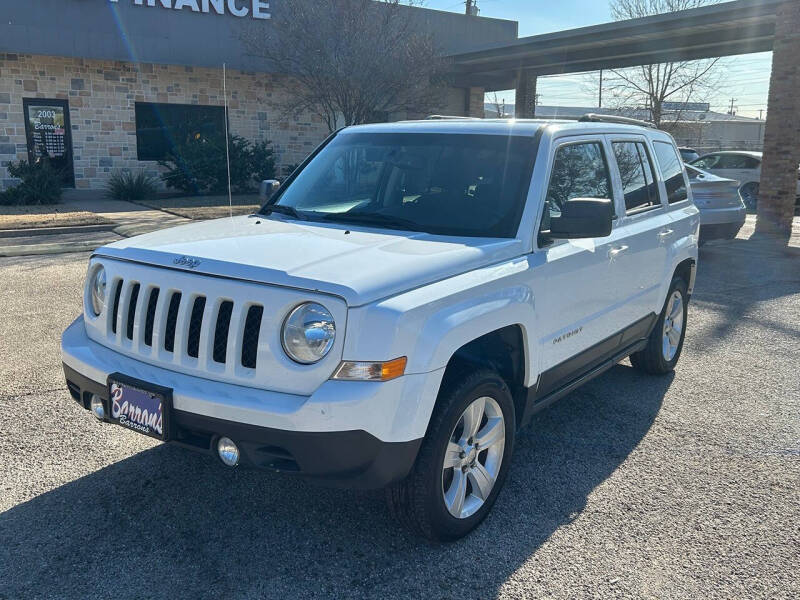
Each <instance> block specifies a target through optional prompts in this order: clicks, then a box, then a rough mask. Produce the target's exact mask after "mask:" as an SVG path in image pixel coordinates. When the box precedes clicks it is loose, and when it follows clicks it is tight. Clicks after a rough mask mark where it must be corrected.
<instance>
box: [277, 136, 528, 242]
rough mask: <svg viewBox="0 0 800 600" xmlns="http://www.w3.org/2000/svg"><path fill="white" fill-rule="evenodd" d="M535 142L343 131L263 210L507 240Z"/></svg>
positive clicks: (521, 202) (518, 216)
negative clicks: (276, 208)
mask: <svg viewBox="0 0 800 600" xmlns="http://www.w3.org/2000/svg"><path fill="white" fill-rule="evenodd" d="M535 145H536V142H535V139H534V138H533V137H529V136H513V135H512V136H506V135H485V134H444V133H442V134H439V133H435V134H433V133H367V132H353V133H348V132H345V133H341V134H339V135H337V136H336V137H335V138H333V140H331V142H329V143H328V144H327V145H326V146H325V147H324V148H323V149H322V150H321V151H320V153H319V154H317V155H316V156H315V157H314V158H313V159H312V160H311V162H310V163H308V164H307V165H306V166H305V167H304V168H303V170H302V171H301V172H300V173H299V174H298V175H297V177H296V178H295V179H294V180H292V181H290V182H289V185H288V186H286V187H285V188H284V189H282V190H281V191H280V192H279V195H278V196H277V198H276V199H275V200H274V201H273V202H271V203H270V204H268V205H267V206H265V207H264V210H265V211H266V210H268V209H269V207H270V206H271V205H273V204H275V205H278V206H286V207H291V208H292V209H294V211H296V213H297V216H298V217H299V218H302V219H308V220H313V221H330V222H341V223H352V224H363V225H372V226H376V227H385V228H390V229H401V230H406V231H424V232H428V233H434V234H440V235H458V236H472V237H504V238H511V237H515V236H516V234H517V229H518V228H519V222H520V219H521V217H522V210H523V208H524V206H525V199H526V196H527V191H528V187H529V184H530V175H531V171H532V169H533V162H534V156H535V150H536V148H535Z"/></svg>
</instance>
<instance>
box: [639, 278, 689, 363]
mask: <svg viewBox="0 0 800 600" xmlns="http://www.w3.org/2000/svg"><path fill="white" fill-rule="evenodd" d="M687 290H688V287H687V285H686V282H685V281H684V280H683V279H682V278H680V277H675V278H674V279H673V280H672V284H671V285H670V286H669V293H668V294H667V301H666V302H665V303H664V308H663V309H662V311H661V315H660V316H659V317H658V321H656V325H655V327H654V328H653V331H652V332H651V333H650V337H649V338H648V340H647V346H645V348H644V350H640V351H639V352H635V353H633V354H631V356H630V358H631V364H632V365H633V366H634V367H635V368H637V369H639V370H641V371H644V372H646V373H651V374H653V375H663V374H665V373H669V372H670V371H672V370H674V369H675V365H677V364H678V359H679V358H680V356H681V350H683V340H684V338H685V337H686V320H687V316H688V306H689V294H688V291H687Z"/></svg>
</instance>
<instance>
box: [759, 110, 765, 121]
mask: <svg viewBox="0 0 800 600" xmlns="http://www.w3.org/2000/svg"><path fill="white" fill-rule="evenodd" d="M763 115H764V109H763V108H759V109H758V120H759V121H760V120H761V118H762V117H763Z"/></svg>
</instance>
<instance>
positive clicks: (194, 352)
mask: <svg viewBox="0 0 800 600" xmlns="http://www.w3.org/2000/svg"><path fill="white" fill-rule="evenodd" d="M205 310H206V298H205V296H198V297H197V298H195V299H194V305H193V306H192V316H191V317H190V318H189V335H188V336H187V342H186V354H188V355H189V356H191V357H192V358H197V357H198V355H199V353H200V332H201V330H202V328H203V312H204V311H205Z"/></svg>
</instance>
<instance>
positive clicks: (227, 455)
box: [217, 437, 239, 467]
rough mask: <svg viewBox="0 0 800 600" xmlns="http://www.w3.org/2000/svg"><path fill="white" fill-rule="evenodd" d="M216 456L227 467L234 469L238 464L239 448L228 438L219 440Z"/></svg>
mask: <svg viewBox="0 0 800 600" xmlns="http://www.w3.org/2000/svg"><path fill="white" fill-rule="evenodd" d="M217 454H219V459H220V460H221V461H222V462H223V463H225V464H226V465H228V466H229V467H235V466H236V465H238V464H239V447H238V446H237V445H236V444H234V443H233V440H232V439H230V438H226V437H221V438H219V441H218V442H217Z"/></svg>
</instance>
